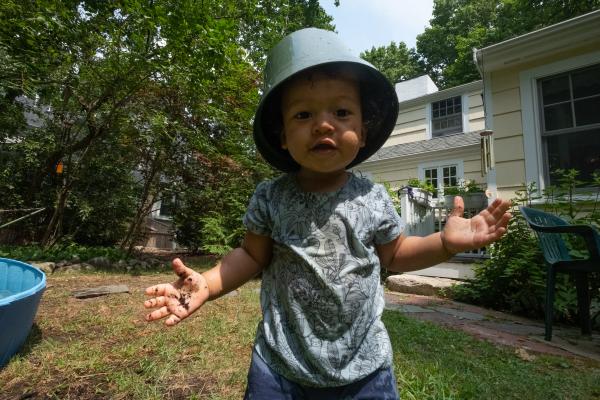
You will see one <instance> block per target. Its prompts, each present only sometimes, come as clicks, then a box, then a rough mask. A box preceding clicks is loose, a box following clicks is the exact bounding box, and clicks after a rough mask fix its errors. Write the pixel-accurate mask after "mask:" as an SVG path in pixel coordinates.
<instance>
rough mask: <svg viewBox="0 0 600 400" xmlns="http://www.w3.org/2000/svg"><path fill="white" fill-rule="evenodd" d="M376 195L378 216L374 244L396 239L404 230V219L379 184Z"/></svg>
mask: <svg viewBox="0 0 600 400" xmlns="http://www.w3.org/2000/svg"><path fill="white" fill-rule="evenodd" d="M377 188H378V193H377V195H376V198H377V203H378V206H379V207H378V208H379V210H380V218H379V221H378V225H377V230H376V231H375V240H374V242H375V244H385V243H389V242H391V241H392V240H394V239H396V238H397V237H398V236H400V234H402V232H403V231H404V221H403V220H402V218H401V217H400V215H398V212H397V211H396V208H395V207H394V203H393V202H392V199H391V198H390V196H389V195H388V193H387V190H385V188H384V187H383V186H381V185H378V186H377Z"/></svg>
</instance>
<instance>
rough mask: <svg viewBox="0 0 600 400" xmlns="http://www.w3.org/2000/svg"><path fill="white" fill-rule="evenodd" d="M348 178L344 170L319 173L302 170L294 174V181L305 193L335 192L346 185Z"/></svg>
mask: <svg viewBox="0 0 600 400" xmlns="http://www.w3.org/2000/svg"><path fill="white" fill-rule="evenodd" d="M349 176H350V174H349V173H348V172H346V171H345V170H341V171H335V172H330V173H321V172H314V171H310V170H306V169H304V168H302V169H300V171H299V172H298V173H297V174H296V180H297V182H298V185H299V186H300V189H302V190H303V191H305V192H335V191H336V190H338V189H340V188H341V187H342V186H344V185H345V184H346V182H347V181H348V177H349Z"/></svg>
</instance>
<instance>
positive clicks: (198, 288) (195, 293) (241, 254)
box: [144, 232, 273, 326]
mask: <svg viewBox="0 0 600 400" xmlns="http://www.w3.org/2000/svg"><path fill="white" fill-rule="evenodd" d="M272 250H273V241H272V239H271V238H270V237H267V236H261V235H257V234H254V233H252V232H247V233H246V236H245V237H244V242H243V244H242V246H241V247H238V248H237V249H234V250H232V251H231V252H229V254H227V255H226V256H225V257H223V259H222V260H221V262H220V263H218V264H217V265H216V266H214V267H213V268H212V269H210V270H208V271H206V272H204V273H202V274H199V273H197V272H195V271H194V270H192V269H191V268H188V267H186V266H185V265H184V264H183V262H181V260H180V259H178V258H176V259H175V260H173V271H174V272H175V274H177V276H179V279H177V280H176V281H175V282H173V283H164V284H160V285H155V286H151V287H149V288H147V289H146V295H148V296H154V297H153V298H151V299H149V300H146V301H145V302H144V306H145V307H146V308H158V309H157V310H154V311H152V312H151V313H150V314H148V315H146V320H147V321H154V320H157V319H161V318H164V317H168V318H167V319H166V320H165V324H166V325H169V326H172V325H175V324H177V323H178V322H179V321H181V320H182V319H185V318H187V317H189V316H190V315H191V314H192V313H193V312H194V311H196V310H197V309H198V308H200V307H201V306H202V305H203V304H204V303H205V302H207V301H208V300H213V299H216V298H217V297H219V296H222V295H224V294H226V293H227V292H230V291H231V290H233V289H235V288H238V287H240V286H242V285H243V284H244V283H246V282H248V281H249V280H250V279H252V278H253V277H254V276H256V275H257V274H258V273H259V272H260V271H261V270H262V269H263V268H264V267H265V266H266V265H267V264H268V263H269V262H270V260H271V253H272Z"/></svg>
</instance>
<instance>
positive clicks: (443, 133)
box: [427, 94, 468, 138]
mask: <svg viewBox="0 0 600 400" xmlns="http://www.w3.org/2000/svg"><path fill="white" fill-rule="evenodd" d="M454 99H459V100H460V113H452V114H446V116H445V117H439V116H438V117H434V116H433V113H434V105H435V104H437V103H442V102H447V101H449V100H454ZM465 108H468V104H467V102H466V101H465V96H464V95H460V94H459V95H456V96H450V97H446V98H443V99H440V100H436V101H432V102H430V103H429V104H428V107H427V116H428V118H429V124H428V125H429V132H430V135H429V136H430V138H437V137H444V136H449V135H456V134H460V133H464V132H466V122H467V121H468V120H466V118H465V115H466V112H465ZM449 115H450V116H459V117H460V118H459V119H460V127H459V128H458V129H457V127H453V128H444V129H440V130H438V131H436V130H434V123H435V122H436V121H439V120H443V119H448V118H449Z"/></svg>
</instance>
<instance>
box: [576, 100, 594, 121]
mask: <svg viewBox="0 0 600 400" xmlns="http://www.w3.org/2000/svg"><path fill="white" fill-rule="evenodd" d="M575 121H577V126H583V125H591V124H597V123H600V96H597V97H592V98H588V99H585V100H577V101H575Z"/></svg>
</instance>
